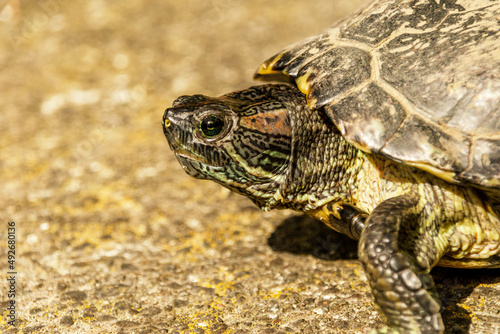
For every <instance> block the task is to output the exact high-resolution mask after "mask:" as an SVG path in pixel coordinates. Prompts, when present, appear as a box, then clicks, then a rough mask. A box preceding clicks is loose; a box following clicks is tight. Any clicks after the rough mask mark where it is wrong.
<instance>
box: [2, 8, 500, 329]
mask: <svg viewBox="0 0 500 334" xmlns="http://www.w3.org/2000/svg"><path fill="white" fill-rule="evenodd" d="M363 2H364V1H363V0H359V1H358V0H357V1H353V0H337V1H335V0H328V1H326V0H320V1H314V2H313V1H299V0H296V1H277V0H274V1H263V0H246V1H241V0H210V1H208V0H203V1H202V0H186V1H174V0H165V1H148V2H145V1H139V0H129V1H126V2H125V1H113V0H87V1H83V0H75V1H67V0H39V1H31V0H30V1H28V0H11V1H9V0H0V68H1V72H0V73H1V75H0V101H1V112H0V217H1V219H0V243H1V246H0V271H1V274H2V277H3V275H4V274H5V275H6V273H7V272H8V271H9V270H8V266H7V265H8V263H7V247H6V245H7V222H9V221H14V222H15V223H16V271H17V272H18V275H17V285H16V299H15V300H16V317H17V324H16V326H15V327H12V326H9V325H8V323H7V321H8V317H7V316H6V315H7V314H8V312H7V311H6V310H5V308H6V307H7V306H8V305H9V301H10V298H9V297H8V296H7V292H8V286H7V282H6V281H5V280H2V281H1V282H0V306H1V308H0V332H2V333H18V332H20V333H364V332H367V331H369V330H370V329H371V328H372V327H373V326H380V325H381V324H382V322H381V320H380V319H379V317H378V315H377V313H376V312H375V311H374V309H373V305H372V302H371V297H370V293H369V287H368V285H367V283H366V278H365V276H364V274H363V271H362V267H361V265H360V264H359V262H358V261H357V260H355V254H356V248H355V244H354V243H353V242H350V241H349V240H347V239H345V238H343V237H342V236H339V235H337V234H335V233H331V232H330V231H328V230H327V229H326V228H324V227H323V226H321V225H318V224H317V223H316V222H314V221H311V220H308V219H306V218H304V217H302V216H297V214H296V213H293V212H277V211H276V212H270V213H263V212H260V211H259V210H258V209H257V208H256V207H254V206H253V204H252V203H251V202H250V201H249V200H247V199H245V198H242V197H240V196H238V195H233V194H230V193H229V192H228V191H227V190H225V189H223V188H222V187H220V186H218V185H216V184H215V183H210V182H202V181H198V180H194V179H192V178H190V177H189V176H187V175H186V174H185V173H184V172H183V171H182V169H181V167H180V166H179V165H178V164H177V162H176V160H175V157H174V155H173V154H172V152H170V150H169V148H168V145H167V142H166V140H165V138H164V136H163V133H162V128H161V117H162V115H163V111H164V110H165V108H167V107H169V106H170V105H171V103H172V101H173V100H174V99H175V98H176V97H177V96H179V95H184V94H194V93H202V94H205V95H212V96H217V95H222V94H224V93H227V92H230V91H234V90H238V89H244V88H246V87H248V86H250V85H252V84H255V83H254V82H252V81H251V78H252V74H253V72H254V71H255V69H256V68H257V66H258V65H259V64H260V62H261V61H263V60H265V59H267V58H268V57H270V56H272V55H274V54H275V53H277V52H278V51H280V50H281V49H282V48H283V47H285V46H287V45H289V44H291V43H294V42H297V41H300V40H301V39H303V38H305V37H308V36H311V35H314V34H317V33H319V32H321V31H322V30H323V29H325V28H326V27H327V26H329V25H330V24H332V23H333V22H335V21H336V20H338V19H340V18H342V17H344V16H345V15H347V14H348V13H350V12H352V11H353V10H355V9H356V8H358V7H360V6H361V4H362V3H363ZM482 273H484V272H482V271H481V272H479V273H470V274H469V273H468V272H467V273H466V274H464V273H463V272H457V271H446V270H444V269H443V270H441V271H439V270H438V271H437V278H436V283H437V285H438V288H440V290H441V291H442V294H443V301H444V303H445V304H444V305H445V322H446V323H447V325H448V326H449V327H450V328H454V330H455V332H460V331H465V330H467V329H468V330H470V332H474V333H480V332H482V331H483V330H485V328H486V329H491V328H497V330H498V328H500V314H499V311H498V310H499V309H500V308H499V306H498V305H499V300H500V292H499V290H500V288H499V287H498V284H494V283H495V281H494V280H490V279H488V278H487V276H488V275H484V274H482ZM497 282H498V280H497ZM457 289H458V290H457ZM457 291H460V293H457ZM2 312H3V316H2ZM495 326H496V327H495Z"/></svg>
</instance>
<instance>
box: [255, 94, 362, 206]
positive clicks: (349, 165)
mask: <svg viewBox="0 0 500 334" xmlns="http://www.w3.org/2000/svg"><path fill="white" fill-rule="evenodd" d="M297 92H298V90H297ZM282 103H284V104H286V105H287V109H288V110H289V113H288V114H289V117H290V118H291V124H292V150H291V157H290V160H289V162H288V166H287V168H286V170H285V174H284V176H283V177H282V178H281V180H280V184H279V187H278V188H277V189H276V193H275V194H274V196H273V197H272V198H269V199H268V200H266V201H265V202H259V201H256V204H257V205H258V206H259V207H260V208H261V209H262V210H264V211H268V210H271V209H274V208H277V209H293V210H297V211H303V212H304V211H308V210H312V209H316V208H318V207H321V206H323V205H324V204H326V203H328V202H331V201H342V202H347V203H351V202H352V198H353V196H354V194H355V191H356V175H357V173H358V171H359V169H360V168H361V166H362V164H363V162H364V161H365V159H366V158H364V154H363V153H362V152H361V151H360V150H358V149H356V148H355V147H354V146H352V145H350V144H349V143H347V142H346V141H345V140H344V139H343V137H342V136H341V134H340V132H339V130H338V129H337V127H336V126H335V125H334V124H333V123H332V121H331V120H330V119H329V118H328V116H327V115H326V113H324V112H323V111H322V110H311V109H310V108H309V107H308V105H307V104H306V99H305V97H304V95H303V94H302V93H300V92H299V94H298V95H295V96H294V98H293V99H292V100H288V101H283V102H282Z"/></svg>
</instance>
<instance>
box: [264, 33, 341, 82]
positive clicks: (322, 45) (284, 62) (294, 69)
mask: <svg viewBox="0 0 500 334" xmlns="http://www.w3.org/2000/svg"><path fill="white" fill-rule="evenodd" d="M332 47H333V45H332V42H331V40H330V38H329V36H328V35H319V36H316V37H312V38H309V39H307V40H305V41H302V42H301V43H299V44H296V45H295V47H292V48H291V49H290V50H289V51H286V52H284V53H283V54H282V55H281V57H280V59H279V60H278V61H277V62H276V63H275V64H274V66H273V69H275V70H277V71H280V70H282V69H284V71H285V73H287V74H288V75H290V76H292V77H296V76H297V75H298V71H299V70H300V69H301V68H302V67H303V66H304V64H306V63H307V62H309V61H310V60H311V58H312V57H322V56H323V53H324V52H326V51H327V50H328V49H329V48H332ZM311 50H315V51H314V52H311ZM275 57H276V56H273V57H271V58H270V60H272V59H274V58H275Z"/></svg>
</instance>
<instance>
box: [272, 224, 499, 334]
mask: <svg viewBox="0 0 500 334" xmlns="http://www.w3.org/2000/svg"><path fill="white" fill-rule="evenodd" d="M268 244H269V246H270V247H271V248H272V249H273V250H275V251H277V252H286V253H292V254H298V255H312V256H314V257H316V258H319V259H322V260H330V261H334V260H350V259H357V258H358V257H357V252H358V242H357V241H355V240H352V239H350V238H348V237H347V236H345V235H343V234H340V233H338V232H335V231H334V230H332V229H330V228H329V227H327V226H325V225H324V224H323V223H321V222H319V221H317V220H316V219H313V218H310V217H309V216H307V215H299V216H293V217H290V218H287V219H285V220H284V221H283V222H282V223H281V224H280V225H279V226H278V227H276V229H275V231H274V232H273V233H272V234H271V236H270V237H269V238H268ZM431 274H432V276H433V278H434V281H435V284H436V287H437V290H438V292H439V295H440V298H441V301H442V310H443V311H442V317H443V321H444V324H445V327H446V332H445V333H455V334H458V333H469V331H470V327H471V324H472V316H473V314H472V312H471V311H469V310H468V308H469V307H468V306H466V305H464V301H465V300H466V299H467V298H468V297H469V296H470V295H471V294H472V293H479V294H483V295H487V294H488V289H487V288H483V289H481V291H480V292H478V291H477V290H476V292H475V291H474V290H475V289H476V288H477V287H478V286H479V285H482V284H495V283H500V269H474V270H470V269H455V268H442V267H435V268H433V269H432V272H431ZM486 298H487V296H486Z"/></svg>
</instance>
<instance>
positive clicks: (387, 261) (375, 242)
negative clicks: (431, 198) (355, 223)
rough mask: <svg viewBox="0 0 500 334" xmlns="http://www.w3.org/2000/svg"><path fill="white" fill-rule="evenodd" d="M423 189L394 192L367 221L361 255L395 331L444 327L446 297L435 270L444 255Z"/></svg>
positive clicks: (428, 330)
mask: <svg viewBox="0 0 500 334" xmlns="http://www.w3.org/2000/svg"><path fill="white" fill-rule="evenodd" d="M419 196H420V195H419V194H418V193H417V192H410V193H408V194H405V195H402V196H398V197H394V198H390V199H388V200H386V201H384V202H382V203H381V204H380V205H378V206H377V207H376V208H375V209H374V210H373V212H372V213H371V214H370V216H369V217H368V219H367V220H366V222H365V229H364V230H363V232H362V233H361V238H360V243H359V251H358V252H359V258H360V260H361V261H362V263H363V266H364V268H365V272H366V274H367V276H368V280H369V283H370V286H371V289H372V294H373V297H374V300H375V303H376V305H377V306H378V307H379V308H380V311H381V312H382V314H383V315H384V316H385V318H386V320H387V325H388V326H389V328H388V329H387V332H389V333H442V332H443V331H444V324H443V321H442V319H441V314H440V300H439V296H438V293H437V291H436V288H435V286H434V281H433V279H432V276H431V275H430V274H429V271H430V269H431V267H432V265H433V264H434V263H436V261H435V260H436V259H437V258H438V257H441V254H438V253H439V252H438V251H437V248H436V247H435V246H434V241H433V240H435V238H434V237H435V235H436V234H437V233H438V231H437V228H435V227H433V226H432V223H430V222H428V221H425V219H424V217H423V216H424V215H423V214H422V208H420V207H419V198H420V197H419Z"/></svg>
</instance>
